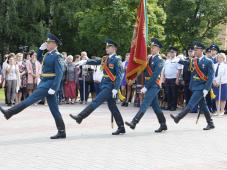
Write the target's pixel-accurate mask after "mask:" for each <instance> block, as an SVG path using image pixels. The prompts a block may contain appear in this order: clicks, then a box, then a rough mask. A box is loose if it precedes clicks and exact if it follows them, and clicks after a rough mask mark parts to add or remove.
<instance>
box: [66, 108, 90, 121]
mask: <svg viewBox="0 0 227 170" xmlns="http://www.w3.org/2000/svg"><path fill="white" fill-rule="evenodd" d="M93 111H94V109H93V107H92V106H91V105H88V106H87V107H86V108H85V109H84V110H83V111H82V112H80V113H79V114H78V115H72V114H70V115H69V116H70V117H71V118H73V119H74V120H76V122H77V123H78V124H80V123H81V122H82V120H83V119H85V118H86V117H88V116H89V115H90V114H91V113H92V112H93Z"/></svg>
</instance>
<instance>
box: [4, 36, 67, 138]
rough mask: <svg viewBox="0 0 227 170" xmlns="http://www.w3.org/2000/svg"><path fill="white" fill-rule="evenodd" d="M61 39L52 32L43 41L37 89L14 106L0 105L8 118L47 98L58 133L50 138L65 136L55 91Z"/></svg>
mask: <svg viewBox="0 0 227 170" xmlns="http://www.w3.org/2000/svg"><path fill="white" fill-rule="evenodd" d="M61 44H62V43H61V41H60V40H59V39H58V38H57V37H56V36H55V35H53V34H48V39H47V41H46V42H45V43H43V44H42V45H41V46H40V48H39V50H38V55H37V58H38V60H39V61H40V62H42V63H43V66H42V74H41V82H40V83H39V85H38V87H37V89H36V90H35V91H34V92H33V93H32V95H30V96H29V97H28V98H26V99H25V100H24V101H22V102H21V103H19V104H17V105H15V106H14V107H12V108H10V109H8V110H4V109H3V108H2V107H0V110H1V112H2V113H3V114H4V116H5V118H6V119H10V118H11V117H12V116H13V115H15V114H18V113H19V112H21V111H22V110H24V109H25V108H27V107H28V106H30V105H32V104H34V103H36V102H37V101H39V100H42V99H43V98H44V97H46V98H47V102H48V106H49V108H50V111H51V113H52V115H53V117H54V120H55V123H56V126H57V129H58V133H57V134H56V135H55V136H52V137H50V138H51V139H59V138H66V133H65V124H64V121H63V119H62V116H61V113H60V112H59V108H58V104H57V100H56V95H55V92H57V91H58V89H59V86H60V82H61V80H62V76H63V71H62V61H63V59H62V56H61V54H60V53H59V52H58V51H57V47H58V45H61ZM46 49H47V50H48V52H47V54H46V55H45V56H44V57H43V55H42V53H43V51H44V50H46Z"/></svg>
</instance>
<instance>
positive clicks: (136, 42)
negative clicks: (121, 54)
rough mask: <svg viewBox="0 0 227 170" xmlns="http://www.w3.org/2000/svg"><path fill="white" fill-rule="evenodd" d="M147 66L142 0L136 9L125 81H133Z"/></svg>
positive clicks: (143, 5)
mask: <svg viewBox="0 0 227 170" xmlns="http://www.w3.org/2000/svg"><path fill="white" fill-rule="evenodd" d="M146 66H147V44H146V19H145V4H144V0H141V1H140V5H139V7H138V10H137V19H136V25H135V28H134V32H133V38H132V42H131V48H130V58H129V63H128V67H127V70H126V79H127V81H129V82H130V81H133V80H134V79H135V78H136V76H137V75H139V74H140V73H141V72H142V71H143V70H144V69H145V68H146Z"/></svg>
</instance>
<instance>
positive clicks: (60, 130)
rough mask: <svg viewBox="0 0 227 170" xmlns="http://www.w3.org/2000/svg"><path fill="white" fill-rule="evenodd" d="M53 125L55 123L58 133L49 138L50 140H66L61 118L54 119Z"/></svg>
mask: <svg viewBox="0 0 227 170" xmlns="http://www.w3.org/2000/svg"><path fill="white" fill-rule="evenodd" d="M55 123H56V126H57V129H58V133H57V134H56V135H54V136H51V137H50V139H62V138H66V132H65V123H64V121H63V119H62V117H59V118H55Z"/></svg>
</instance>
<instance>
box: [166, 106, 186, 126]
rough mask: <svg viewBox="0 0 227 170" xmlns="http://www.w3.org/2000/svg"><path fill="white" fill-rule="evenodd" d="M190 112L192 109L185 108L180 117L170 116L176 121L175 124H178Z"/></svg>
mask: <svg viewBox="0 0 227 170" xmlns="http://www.w3.org/2000/svg"><path fill="white" fill-rule="evenodd" d="M189 112H190V108H188V107H185V108H184V109H183V110H182V111H181V112H180V113H179V114H178V115H176V116H174V115H173V114H170V117H171V118H172V119H173V120H174V122H175V123H178V122H179V121H180V120H181V119H182V118H183V117H184V116H185V115H186V114H188V113H189Z"/></svg>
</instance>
